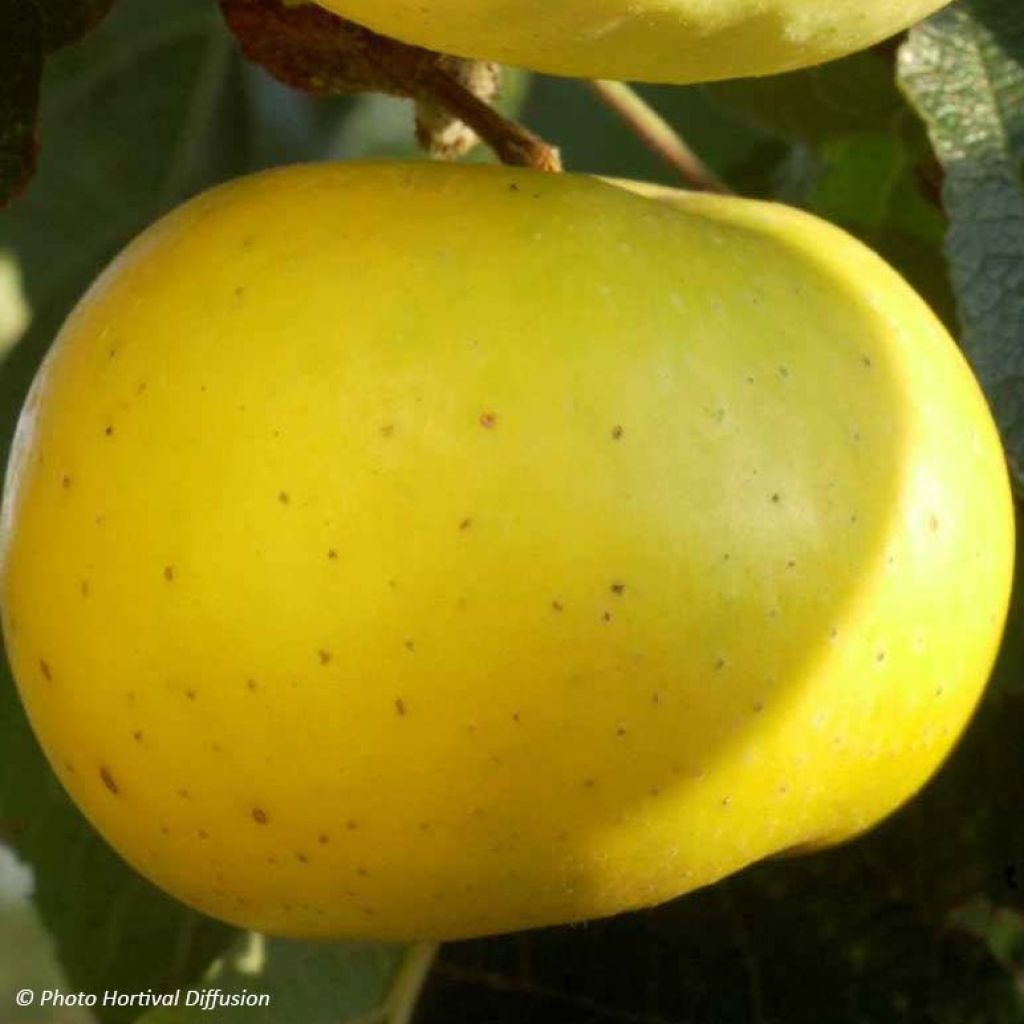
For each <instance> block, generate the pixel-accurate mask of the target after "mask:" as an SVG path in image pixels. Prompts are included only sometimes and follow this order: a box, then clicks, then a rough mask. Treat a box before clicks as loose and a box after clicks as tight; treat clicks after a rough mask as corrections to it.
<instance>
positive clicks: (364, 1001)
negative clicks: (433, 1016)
mask: <svg viewBox="0 0 1024 1024" xmlns="http://www.w3.org/2000/svg"><path fill="white" fill-rule="evenodd" d="M404 956H405V949H404V948H403V947H400V946H384V945H371V944H357V943H313V942H294V941H290V940H287V939H268V938H265V937H264V936H262V935H257V934H255V933H251V932H250V933H246V934H243V935H241V936H240V937H239V938H238V940H236V942H235V943H234V945H233V946H232V948H231V949H230V950H229V951H228V953H227V954H226V955H225V956H224V957H223V958H221V959H220V960H218V961H217V962H216V963H215V964H214V965H213V967H212V968H211V970H210V971H208V972H207V974H206V975H205V976H204V978H203V981H202V984H201V985H199V986H195V987H193V988H192V989H191V990H183V991H182V992H181V993H180V995H179V996H178V997H177V1002H178V1005H177V1006H175V1007H173V1008H162V1009H156V1010H151V1011H150V1012H148V1013H146V1014H145V1015H144V1016H143V1017H142V1018H141V1020H140V1022H139V1024H201V1022H202V1024H208V1022H209V1021H210V1019H211V1010H210V1009H209V1008H206V1009H204V1007H203V1005H202V1001H203V999H206V1000H209V1001H211V1004H212V1006H213V1011H212V1012H213V1013H214V1014H215V1016H216V1020H217V1022H218V1024H291V1022H292V1021H301V1022H302V1024H357V1022H359V1024H362V1022H363V1021H364V1020H367V1018H370V1017H371V1015H372V1014H373V1011H375V1010H379V1009H381V1008H383V1007H384V1006H385V1004H386V1003H387V1001H388V997H389V995H390V993H391V991H392V989H393V986H394V985H395V982H396V980H397V977H398V974H399V969H400V966H401V964H402V960H403V957H404ZM232 998H237V999H238V1000H240V1001H241V1002H242V1005H237V1006H232V1005H230V1001H231V1000H232ZM261 998H262V999H264V1002H263V1004H262V1005H261V1004H260V1003H258V1002H256V1000H259V999H261ZM246 999H248V1001H249V1003H250V1005H245V1004H244V1001H245V1000H246ZM214 1000H216V1002H214ZM190 1004H191V1005H190ZM253 1004H255V1005H253Z"/></svg>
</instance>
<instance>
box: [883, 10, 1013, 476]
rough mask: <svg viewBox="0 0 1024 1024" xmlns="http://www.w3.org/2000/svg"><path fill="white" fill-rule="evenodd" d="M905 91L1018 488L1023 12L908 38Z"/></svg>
mask: <svg viewBox="0 0 1024 1024" xmlns="http://www.w3.org/2000/svg"><path fill="white" fill-rule="evenodd" d="M899 66H900V81H901V83H902V85H903V88H904V90H905V91H906V93H907V95H908V96H909V97H910V99H911V101H912V102H913V104H914V105H915V106H916V108H917V109H918V111H919V112H920V114H921V116H922V117H923V119H924V121H925V123H926V125H927V127H928V132H929V135H930V136H931V139H932V143H933V145H934V147H935V151H936V153H937V154H938V157H939V159H940V161H941V162H942V165H943V167H944V168H945V172H946V179H945V185H944V188H943V198H944V201H945V206H946V210H947V212H948V214H949V218H950V232H949V237H948V240H947V246H946V248H947V254H948V258H949V262H950V266H951V268H952V276H953V282H954V285H955V288H956V295H957V303H958V307H959V311H960V319H961V323H962V325H963V338H962V342H963V347H964V350H965V351H966V353H967V356H968V358H969V359H970V360H971V362H972V364H973V366H974V369H975V371H976V372H977V373H978V376H979V377H980V379H981V382H982V385H983V386H984V388H985V390H986V393H987V395H988V398H989V401H990V402H991V403H992V405H993V408H994V410H995V414H996V418H997V420H998V421H999V424H1000V427H1001V428H1002V431H1003V438H1004V441H1005V442H1006V445H1007V448H1008V455H1009V458H1010V463H1011V466H1012V468H1013V471H1014V476H1015V482H1016V483H1017V485H1018V487H1020V486H1022V485H1024V181H1022V178H1021V161H1022V160H1024V6H1022V5H1020V4H1016V3H1013V4H1011V3H1006V2H1004V0H961V2H960V3H957V4H954V5H953V6H952V7H949V8H947V9H945V10H943V11H941V12H940V13H939V14H937V15H935V16H934V17H933V18H931V19H930V20H928V21H926V22H924V23H922V24H921V25H919V26H918V27H916V28H915V29H913V30H912V31H911V34H910V39H909V42H908V43H907V44H906V45H905V46H904V47H903V49H902V50H901V52H900V62H899Z"/></svg>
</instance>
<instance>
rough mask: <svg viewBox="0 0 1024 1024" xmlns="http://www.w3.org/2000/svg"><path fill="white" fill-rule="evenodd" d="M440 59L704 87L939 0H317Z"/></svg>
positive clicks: (814, 59)
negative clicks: (436, 52)
mask: <svg viewBox="0 0 1024 1024" xmlns="http://www.w3.org/2000/svg"><path fill="white" fill-rule="evenodd" d="M316 3H318V4H319V5H320V6H321V7H324V8H326V9H327V10H328V11H331V12H332V13H334V14H339V15H341V16H342V17H345V18H348V19H349V20H351V21H355V22H357V23H359V24H361V25H365V26H366V27H367V28H370V29H373V30H374V31H376V32H381V33H383V34H385V35H388V36H392V37H393V38H396V39H401V40H403V41H404V42H407V43H415V44H417V45H419V46H425V47H428V48H430V49H433V50H439V51H441V52H442V53H453V54H457V55H459V56H461V57H476V58H480V59H486V60H496V61H500V62H502V63H504V64H514V65H519V66H522V67H526V68H532V69H533V70H535V71H545V72H547V73H548V74H553V75H572V76H578V77H583V78H624V79H629V80H632V81H641V82H673V83H677V84H681V83H685V82H712V81H717V80H720V79H724V78H745V77H748V76H752V75H770V74H776V73H778V72H780V71H790V70H793V69H794V68H801V67H810V66H812V65H815V64H821V63H823V62H825V61H828V60H833V59H835V58H837V57H843V56H845V55H846V54H849V53H853V52H855V51H857V50H863V49H866V48H867V47H869V46H872V45H874V44H875V43H878V42H881V41H882V40H883V39H885V38H887V37H889V36H892V35H895V34H896V33H897V32H900V31H902V30H903V29H905V28H908V27H909V26H910V25H913V24H914V23H915V22H917V21H920V20H921V19H922V18H925V17H926V16H927V15H929V14H933V13H934V12H935V11H937V10H939V8H941V7H944V6H945V5H946V4H947V3H948V0H316Z"/></svg>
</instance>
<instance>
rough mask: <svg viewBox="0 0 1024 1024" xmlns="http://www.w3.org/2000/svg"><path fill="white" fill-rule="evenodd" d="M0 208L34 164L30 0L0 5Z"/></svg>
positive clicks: (35, 82) (34, 48) (35, 39)
mask: <svg viewBox="0 0 1024 1024" xmlns="http://www.w3.org/2000/svg"><path fill="white" fill-rule="evenodd" d="M0 26H3V31H2V32H0V207H3V206H4V205H5V204H6V203H8V202H10V200H11V199H13V198H14V197H15V196H16V195H17V194H18V193H19V192H20V191H21V190H22V189H23V188H24V187H25V185H26V184H27V183H28V180H29V178H30V177H31V175H32V171H33V168H34V166H35V159H36V114H37V107H38V102H39V81H40V78H41V76H42V73H43V49H42V47H43V43H42V40H43V35H42V23H41V21H40V17H39V10H38V8H37V7H36V4H35V0H0Z"/></svg>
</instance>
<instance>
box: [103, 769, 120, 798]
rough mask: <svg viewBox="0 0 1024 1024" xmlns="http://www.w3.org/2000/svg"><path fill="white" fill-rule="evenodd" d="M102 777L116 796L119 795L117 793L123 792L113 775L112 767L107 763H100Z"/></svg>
mask: <svg viewBox="0 0 1024 1024" xmlns="http://www.w3.org/2000/svg"><path fill="white" fill-rule="evenodd" d="M100 778H101V779H102V780H103V785H104V786H106V787H107V789H109V790H110V792H111V793H113V794H114V796H117V794H118V793H120V792H121V790H120V787H119V786H118V784H117V783H116V782H115V781H114V776H113V775H111V773H110V769H109V768H107V767H106V765H100Z"/></svg>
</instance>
